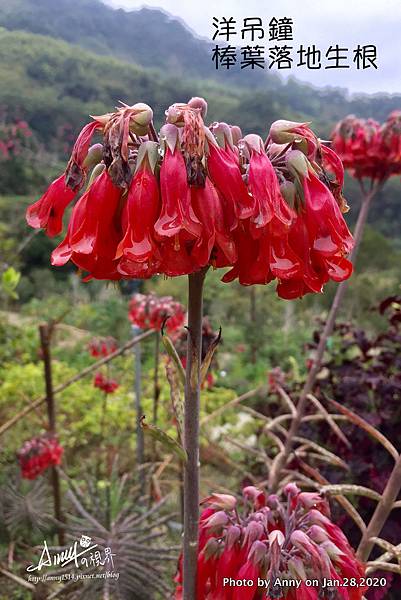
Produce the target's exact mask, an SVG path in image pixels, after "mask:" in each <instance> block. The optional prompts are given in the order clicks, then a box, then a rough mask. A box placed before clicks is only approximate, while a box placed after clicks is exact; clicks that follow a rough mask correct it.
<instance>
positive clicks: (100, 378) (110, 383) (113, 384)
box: [93, 371, 120, 394]
mask: <svg viewBox="0 0 401 600" xmlns="http://www.w3.org/2000/svg"><path fill="white" fill-rule="evenodd" d="M93 385H94V386H95V387H96V388H99V390H102V392H104V393H105V394H113V393H114V392H115V391H116V390H117V389H118V388H119V387H120V384H119V383H117V381H116V380H115V379H111V378H109V377H106V376H105V375H103V373H102V372H101V371H99V372H98V373H96V375H95V377H94V379H93Z"/></svg>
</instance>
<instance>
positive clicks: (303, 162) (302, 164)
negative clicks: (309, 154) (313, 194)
mask: <svg viewBox="0 0 401 600" xmlns="http://www.w3.org/2000/svg"><path fill="white" fill-rule="evenodd" d="M285 162H286V165H287V168H288V170H289V171H290V173H292V174H293V175H294V176H295V177H297V178H298V177H299V176H301V179H304V178H305V177H308V161H307V159H306V156H305V154H303V152H301V151H300V150H290V151H289V152H287V154H286V155H285Z"/></svg>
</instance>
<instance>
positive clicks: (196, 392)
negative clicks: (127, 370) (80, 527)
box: [183, 268, 207, 600]
mask: <svg viewBox="0 0 401 600" xmlns="http://www.w3.org/2000/svg"><path fill="white" fill-rule="evenodd" d="M206 272H207V268H205V269H202V270H201V271H198V272H197V273H192V274H191V275H189V276H188V342H187V366H186V383H185V418H184V446H185V450H186V453H187V461H186V464H185V468H184V552H183V561H184V595H183V600H195V598H196V576H197V561H198V522H199V401H200V366H201V352H202V313H203V283H204V280H205V275H206Z"/></svg>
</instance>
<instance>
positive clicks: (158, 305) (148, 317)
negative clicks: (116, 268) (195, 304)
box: [128, 293, 186, 333]
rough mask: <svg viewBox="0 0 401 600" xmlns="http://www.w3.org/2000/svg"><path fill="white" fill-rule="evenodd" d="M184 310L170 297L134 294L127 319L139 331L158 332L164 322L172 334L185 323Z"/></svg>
mask: <svg viewBox="0 0 401 600" xmlns="http://www.w3.org/2000/svg"><path fill="white" fill-rule="evenodd" d="M185 314H186V313H185V308H184V306H183V305H182V304H180V303H179V302H177V301H176V300H174V299H173V298H172V297H171V296H156V294H153V293H150V294H134V295H133V296H132V298H131V301H130V304H129V314H128V316H129V319H130V321H131V323H132V324H133V325H135V326H136V327H139V328H140V329H155V330H156V331H159V330H160V329H161V328H162V325H163V323H164V322H165V326H166V329H167V331H168V332H169V333H173V332H174V331H177V330H178V329H180V328H181V327H182V326H183V325H184V322H185Z"/></svg>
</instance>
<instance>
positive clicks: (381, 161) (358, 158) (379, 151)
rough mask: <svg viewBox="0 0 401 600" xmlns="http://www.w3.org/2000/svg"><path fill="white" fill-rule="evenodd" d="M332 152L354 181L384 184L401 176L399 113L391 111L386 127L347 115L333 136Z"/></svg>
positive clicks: (400, 121)
mask: <svg viewBox="0 0 401 600" xmlns="http://www.w3.org/2000/svg"><path fill="white" fill-rule="evenodd" d="M332 139H333V149H334V150H335V152H336V153H337V154H338V155H339V157H340V158H341V160H342V162H343V164H344V167H345V168H346V169H349V170H350V172H351V174H352V175H353V177H355V178H357V179H361V178H362V177H369V178H370V179H373V180H377V181H384V180H385V179H387V178H388V177H391V176H392V175H400V174H401V111H394V112H392V113H391V114H390V115H389V116H388V117H387V120H386V121H385V123H383V124H380V123H378V122H377V121H375V120H374V119H358V118H357V117H355V116H354V115H349V116H348V117H345V119H343V120H342V121H340V122H339V123H338V124H337V125H336V127H335V129H334V131H333V133H332Z"/></svg>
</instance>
